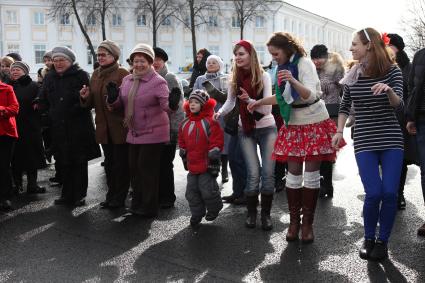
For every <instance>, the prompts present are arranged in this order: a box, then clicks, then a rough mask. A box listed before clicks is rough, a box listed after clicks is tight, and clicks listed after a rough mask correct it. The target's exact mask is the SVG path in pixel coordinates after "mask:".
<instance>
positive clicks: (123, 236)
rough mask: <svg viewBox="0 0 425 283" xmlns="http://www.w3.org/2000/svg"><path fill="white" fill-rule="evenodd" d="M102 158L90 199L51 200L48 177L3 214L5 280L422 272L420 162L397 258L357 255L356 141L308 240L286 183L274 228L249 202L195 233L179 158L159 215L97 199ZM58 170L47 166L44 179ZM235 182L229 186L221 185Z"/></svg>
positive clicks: (341, 277)
mask: <svg viewBox="0 0 425 283" xmlns="http://www.w3.org/2000/svg"><path fill="white" fill-rule="evenodd" d="M100 161H101V160H100V159H99V160H95V161H94V162H92V163H91V165H90V185H89V186H90V187H89V195H88V198H87V203H88V204H87V206H85V207H80V208H75V209H71V208H66V207H58V206H54V205H53V200H54V198H56V197H57V196H58V195H59V190H58V189H57V188H53V187H49V188H48V193H46V194H45V195H41V196H22V197H21V198H20V199H19V200H17V202H16V203H17V209H16V210H14V211H12V212H10V213H7V214H0V239H1V241H0V282H166V281H170V282H176V281H177V282H240V281H246V282H259V281H264V282H301V281H302V282H368V281H370V282H425V239H423V238H419V237H417V236H416V229H417V227H418V225H419V224H421V223H423V222H424V220H425V209H424V205H423V200H422V195H421V190H420V185H419V170H418V168H417V167H416V166H410V167H409V172H408V181H407V185H406V186H407V187H406V198H407V210H406V211H403V212H400V213H399V214H398V215H397V220H396V224H395V227H394V233H393V235H392V239H391V243H390V260H388V261H386V262H384V263H383V264H377V263H368V262H366V261H363V260H361V259H359V257H358V256H357V251H358V248H359V246H360V245H361V242H362V234H363V228H362V217H361V213H362V203H363V199H364V197H363V193H362V186H361V183H360V179H359V176H358V173H357V169H356V166H355V162H354V157H353V150H352V147H351V145H349V146H347V147H346V148H345V149H344V150H343V151H342V152H341V153H340V155H339V159H338V162H337V171H336V174H335V177H334V184H335V196H334V198H333V199H332V200H320V201H319V204H318V208H317V216H316V221H315V233H316V241H315V242H314V243H313V244H311V245H302V244H299V243H292V244H288V243H287V242H286V241H285V240H284V239H285V233H286V229H287V228H288V221H289V217H288V214H287V201H286V197H285V194H284V193H280V194H277V196H276V198H275V202H274V206H273V210H272V218H273V221H274V225H275V227H274V229H273V230H272V231H271V232H263V231H262V230H261V229H260V228H259V227H258V228H257V229H254V230H247V229H246V228H245V227H244V226H243V222H244V218H245V209H244V208H242V207H234V206H225V208H224V210H223V211H222V213H221V215H220V216H219V218H217V220H216V221H215V222H214V223H204V224H203V226H202V228H201V230H200V231H199V233H198V234H197V235H194V234H193V233H192V230H191V229H190V228H188V222H189V217H190V214H189V210H188V205H187V203H186V201H185V199H184V189H185V180H186V177H185V176H186V173H185V172H184V171H183V169H182V166H181V162H180V160H177V159H176V162H175V164H176V187H177V188H176V190H177V205H176V207H175V208H174V209H171V210H163V211H161V213H160V215H159V217H158V218H157V219H154V220H147V219H137V218H133V217H125V214H126V212H125V210H118V211H108V210H103V209H99V202H101V201H102V200H103V198H104V194H105V183H104V179H105V176H104V172H103V168H102V167H101V166H100ZM52 174H53V171H52V169H51V168H50V169H48V170H44V171H43V172H42V177H41V179H42V182H41V183H42V184H44V185H47V178H48V177H50V176H52ZM230 190H231V188H230V185H229V184H225V185H224V186H223V194H228V193H229V192H230Z"/></svg>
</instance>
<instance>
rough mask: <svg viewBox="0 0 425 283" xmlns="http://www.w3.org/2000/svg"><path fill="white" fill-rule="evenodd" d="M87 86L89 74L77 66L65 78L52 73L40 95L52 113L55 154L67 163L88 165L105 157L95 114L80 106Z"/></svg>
mask: <svg viewBox="0 0 425 283" xmlns="http://www.w3.org/2000/svg"><path fill="white" fill-rule="evenodd" d="M83 85H89V75H88V73H87V72H85V71H84V70H82V69H81V68H80V67H79V66H78V65H77V64H75V65H73V66H71V67H70V68H69V69H68V70H66V71H65V73H63V74H62V75H60V74H58V73H57V72H56V70H51V71H50V72H49V73H48V75H47V76H46V77H45V79H44V81H43V86H42V89H41V91H40V95H39V97H40V103H41V104H44V106H45V107H47V108H48V111H49V112H48V113H49V119H50V125H51V133H52V151H53V153H55V154H59V155H60V158H61V160H62V161H63V162H64V163H68V162H85V161H88V160H91V159H94V158H97V157H100V155H101V154H100V148H99V146H98V145H97V143H96V141H95V135H94V124H93V119H92V116H91V112H90V110H88V109H87V108H84V107H81V105H80V93H79V92H80V90H81V88H82V87H83Z"/></svg>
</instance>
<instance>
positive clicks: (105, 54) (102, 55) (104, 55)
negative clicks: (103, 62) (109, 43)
mask: <svg viewBox="0 0 425 283" xmlns="http://www.w3.org/2000/svg"><path fill="white" fill-rule="evenodd" d="M108 55H111V54H109V53H97V54H96V56H97V57H106V56H108Z"/></svg>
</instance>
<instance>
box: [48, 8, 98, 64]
mask: <svg viewBox="0 0 425 283" xmlns="http://www.w3.org/2000/svg"><path fill="white" fill-rule="evenodd" d="M48 1H49V2H50V4H51V5H50V8H49V12H48V15H49V17H51V18H52V19H54V20H59V21H61V20H62V19H64V17H70V16H71V15H74V17H75V19H76V20H77V23H78V26H79V27H80V30H81V32H82V33H83V36H84V38H85V39H86V41H87V44H88V46H89V49H90V53H91V54H92V56H93V61H94V62H95V61H96V60H97V58H96V52H95V50H94V47H93V43H92V41H91V39H90V36H89V35H88V33H87V28H86V21H83V20H82V14H83V13H82V12H81V11H88V10H90V9H91V7H92V3H93V2H92V1H90V0H87V1H85V0H48Z"/></svg>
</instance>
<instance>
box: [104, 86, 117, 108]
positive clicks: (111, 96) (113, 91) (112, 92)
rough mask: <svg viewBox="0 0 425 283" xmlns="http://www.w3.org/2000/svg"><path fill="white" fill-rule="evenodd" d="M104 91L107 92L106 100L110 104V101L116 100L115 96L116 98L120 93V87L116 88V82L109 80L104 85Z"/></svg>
mask: <svg viewBox="0 0 425 283" xmlns="http://www.w3.org/2000/svg"><path fill="white" fill-rule="evenodd" d="M106 92H107V93H108V95H107V96H108V98H107V100H106V101H107V102H108V103H109V104H112V103H114V102H115V101H116V100H117V98H118V96H119V94H120V89H119V88H118V86H117V84H116V83H114V82H109V83H108V84H107V85H106Z"/></svg>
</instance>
